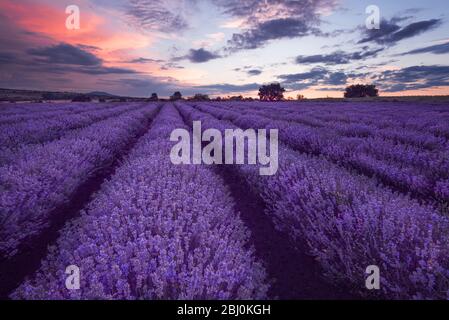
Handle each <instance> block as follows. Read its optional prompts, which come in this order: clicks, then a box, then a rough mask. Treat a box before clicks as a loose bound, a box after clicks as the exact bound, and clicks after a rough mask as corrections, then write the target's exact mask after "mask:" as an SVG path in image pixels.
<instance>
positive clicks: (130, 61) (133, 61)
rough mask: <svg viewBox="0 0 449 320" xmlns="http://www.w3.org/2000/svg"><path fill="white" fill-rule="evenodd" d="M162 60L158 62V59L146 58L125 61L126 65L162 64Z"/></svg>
mask: <svg viewBox="0 0 449 320" xmlns="http://www.w3.org/2000/svg"><path fill="white" fill-rule="evenodd" d="M163 62H164V60H160V59H148V58H136V59H132V60H129V61H126V63H136V64H139V63H163Z"/></svg>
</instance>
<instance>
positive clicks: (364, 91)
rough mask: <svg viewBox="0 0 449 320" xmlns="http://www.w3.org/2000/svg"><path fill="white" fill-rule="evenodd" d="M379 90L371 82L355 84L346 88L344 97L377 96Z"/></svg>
mask: <svg viewBox="0 0 449 320" xmlns="http://www.w3.org/2000/svg"><path fill="white" fill-rule="evenodd" d="M378 96H379V90H377V89H376V86H375V85H373V84H370V85H364V84H356V85H352V86H349V87H347V88H346V91H345V98H365V97H378Z"/></svg>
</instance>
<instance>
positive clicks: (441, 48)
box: [401, 42, 449, 55]
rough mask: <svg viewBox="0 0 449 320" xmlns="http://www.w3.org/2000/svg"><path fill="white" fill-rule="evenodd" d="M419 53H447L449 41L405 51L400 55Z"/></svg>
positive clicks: (448, 51)
mask: <svg viewBox="0 0 449 320" xmlns="http://www.w3.org/2000/svg"><path fill="white" fill-rule="evenodd" d="M419 53H434V54H447V53H449V42H446V43H442V44H436V45H433V46H429V47H424V48H420V49H415V50H411V51H408V52H405V53H403V54H401V55H408V54H419Z"/></svg>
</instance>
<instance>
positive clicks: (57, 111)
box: [0, 103, 112, 125]
mask: <svg viewBox="0 0 449 320" xmlns="http://www.w3.org/2000/svg"><path fill="white" fill-rule="evenodd" d="M111 106H112V105H111V104H92V103H89V104H87V103H78V104H75V103H74V104H67V105H64V107H63V108H61V107H59V108H55V107H53V109H50V110H46V109H45V108H44V109H42V110H40V112H32V113H24V114H18V115H16V114H14V115H7V116H4V115H3V116H0V125H13V124H19V123H24V122H27V121H36V120H46V119H52V118H57V117H60V116H68V115H70V114H82V113H86V112H92V111H96V110H101V109H106V108H110V107H111ZM38 108H40V107H39V105H37V106H36V109H38Z"/></svg>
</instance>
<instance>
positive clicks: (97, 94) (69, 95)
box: [0, 88, 121, 101]
mask: <svg viewBox="0 0 449 320" xmlns="http://www.w3.org/2000/svg"><path fill="white" fill-rule="evenodd" d="M79 96H88V97H90V98H92V99H100V98H103V99H117V98H121V97H120V96H116V95H113V94H110V93H107V92H102V91H93V92H89V93H79V92H56V91H39V90H22V89H3V88H0V101H38V100H72V99H73V98H75V97H79Z"/></svg>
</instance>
